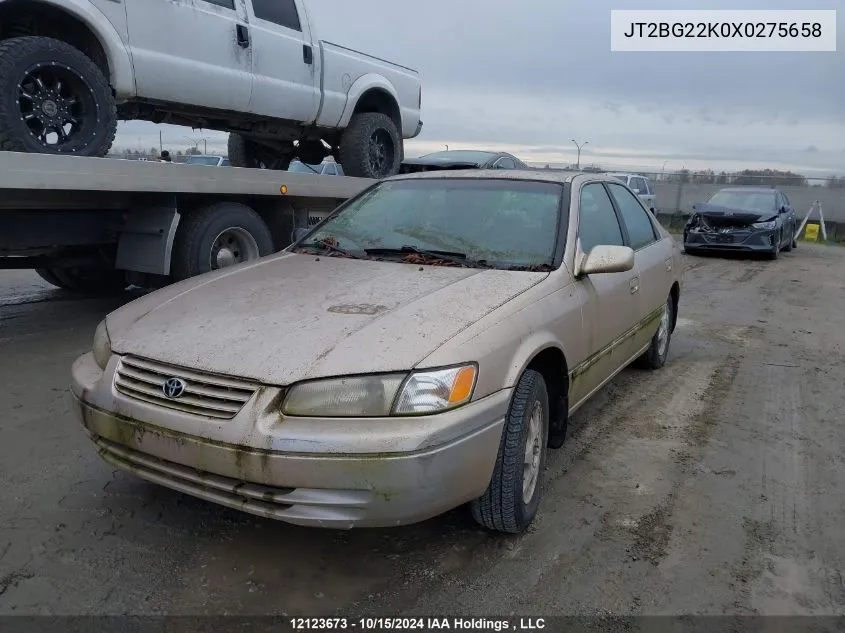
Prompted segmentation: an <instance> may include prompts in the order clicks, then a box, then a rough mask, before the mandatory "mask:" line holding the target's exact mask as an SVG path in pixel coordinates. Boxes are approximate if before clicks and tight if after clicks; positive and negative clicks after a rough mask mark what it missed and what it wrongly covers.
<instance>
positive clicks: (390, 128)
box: [338, 112, 404, 179]
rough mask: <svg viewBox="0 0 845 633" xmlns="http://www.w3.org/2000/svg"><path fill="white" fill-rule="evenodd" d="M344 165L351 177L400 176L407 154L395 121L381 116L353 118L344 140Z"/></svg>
mask: <svg viewBox="0 0 845 633" xmlns="http://www.w3.org/2000/svg"><path fill="white" fill-rule="evenodd" d="M338 153H339V154H340V164H341V166H342V167H343V172H344V173H345V174H346V175H347V176H358V177H360V178H376V179H380V178H387V177H388V176H393V175H394V174H397V173H399V165H400V164H401V162H402V156H403V154H404V151H403V147H402V137H401V136H400V134H399V130H398V128H397V127H396V124H395V123H394V122H393V120H392V119H391V118H390V117H389V116H387V115H386V114H381V113H379V112H361V113H359V114H355V115H353V116H352V119H351V120H350V121H349V126H348V127H347V128H346V129H345V130H343V132H342V134H341V136H340V151H339V152H338Z"/></svg>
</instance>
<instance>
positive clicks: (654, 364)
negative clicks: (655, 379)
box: [636, 296, 675, 369]
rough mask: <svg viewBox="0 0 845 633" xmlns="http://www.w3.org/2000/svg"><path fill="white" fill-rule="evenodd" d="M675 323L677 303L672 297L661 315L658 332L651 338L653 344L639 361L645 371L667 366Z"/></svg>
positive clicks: (638, 363)
mask: <svg viewBox="0 0 845 633" xmlns="http://www.w3.org/2000/svg"><path fill="white" fill-rule="evenodd" d="M674 322H675V302H674V301H673V300H672V297H671V296H670V297H669V298H668V299H667V300H666V305H665V306H664V307H663V312H662V313H661V314H660V324H659V325H658V326H657V332H655V333H654V336H653V337H652V338H651V344H650V345H649V346H648V349H647V350H646V351H645V353H644V354H643V355H642V356H640V357H639V358H638V359H637V363H636V364H637V365H638V366H639V367H642V368H643V369H660V368H661V367H663V365H665V364H666V357H667V356H668V355H669V341H670V340H671V339H672V324H673V323H674Z"/></svg>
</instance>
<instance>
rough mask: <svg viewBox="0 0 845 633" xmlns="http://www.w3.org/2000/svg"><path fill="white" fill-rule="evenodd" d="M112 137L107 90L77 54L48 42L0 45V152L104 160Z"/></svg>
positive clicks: (17, 40) (112, 109) (18, 40)
mask: <svg viewBox="0 0 845 633" xmlns="http://www.w3.org/2000/svg"><path fill="white" fill-rule="evenodd" d="M36 80H37V81H38V82H40V83H36ZM39 104H40V105H39ZM48 106H49V108H48ZM71 121H74V122H76V124H77V125H78V129H74V127H73V126H72V125H71ZM50 126H55V127H50ZM68 126H70V128H69V129H68ZM59 129H61V130H62V132H63V133H64V134H66V135H67V139H66V140H64V141H61V142H60V137H59V135H58V132H57V131H56V130H59ZM48 130H49V131H48ZM116 132H117V106H116V104H115V98H114V94H113V93H112V89H111V86H110V85H109V82H108V80H107V79H106V77H105V75H104V74H103V71H101V70H100V68H99V67H98V66H97V64H95V63H94V62H93V61H92V60H91V59H90V58H89V57H88V56H86V55H85V54H84V53H83V52H82V51H80V50H79V49H77V48H74V47H73V46H71V45H69V44H66V43H65V42H62V41H60V40H56V39H53V38H50V37H33V36H27V37H13V38H11V39H8V40H5V41H3V42H2V43H0V150H3V151H8V152H29V153H33V154H67V155H72V156H105V155H106V154H107V153H108V151H109V149H110V148H111V146H112V143H113V142H114V136H115V133H116ZM53 135H55V138H56V143H55V144H53V143H51V142H49V140H48V138H49V137H52V136H53Z"/></svg>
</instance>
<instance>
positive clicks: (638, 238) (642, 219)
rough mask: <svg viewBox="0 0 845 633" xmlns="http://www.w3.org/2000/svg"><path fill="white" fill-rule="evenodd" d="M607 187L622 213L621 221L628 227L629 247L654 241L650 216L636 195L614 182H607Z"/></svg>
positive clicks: (655, 237) (638, 247) (635, 247)
mask: <svg viewBox="0 0 845 633" xmlns="http://www.w3.org/2000/svg"><path fill="white" fill-rule="evenodd" d="M607 187H608V189H610V192H611V193H612V194H613V199H614V200H616V204H617V206H618V207H619V213H620V214H621V215H622V221H623V222H624V223H625V226H626V228H627V229H628V238H629V239H630V241H631V248H633V249H634V250H635V251H636V250H639V249H641V248H643V247H645V246H648V245H649V244H651V243H652V242H654V241H656V240H657V232H656V231H655V230H654V225H653V224H652V223H651V218H650V217H649V215H648V212H647V211H646V210H645V209H644V208H643V205H642V204H640V201H639V200H638V199H637V197H636V196H635V195H634V194H632V193H631V192H630V191H628V190H627V189H625V187H621V186H619V185H617V184H616V183H612V182H609V183H607Z"/></svg>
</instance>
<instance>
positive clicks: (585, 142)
mask: <svg viewBox="0 0 845 633" xmlns="http://www.w3.org/2000/svg"><path fill="white" fill-rule="evenodd" d="M572 142H573V143H575V147H577V148H578V161H577V163H576V165H575V168H576V169H579V170H580V169H581V148H582V147H584V146H585V145H587V144H588V143H589V141H584V142H583V143H581V144H580V145H578V141H576V140H575V139H572Z"/></svg>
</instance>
